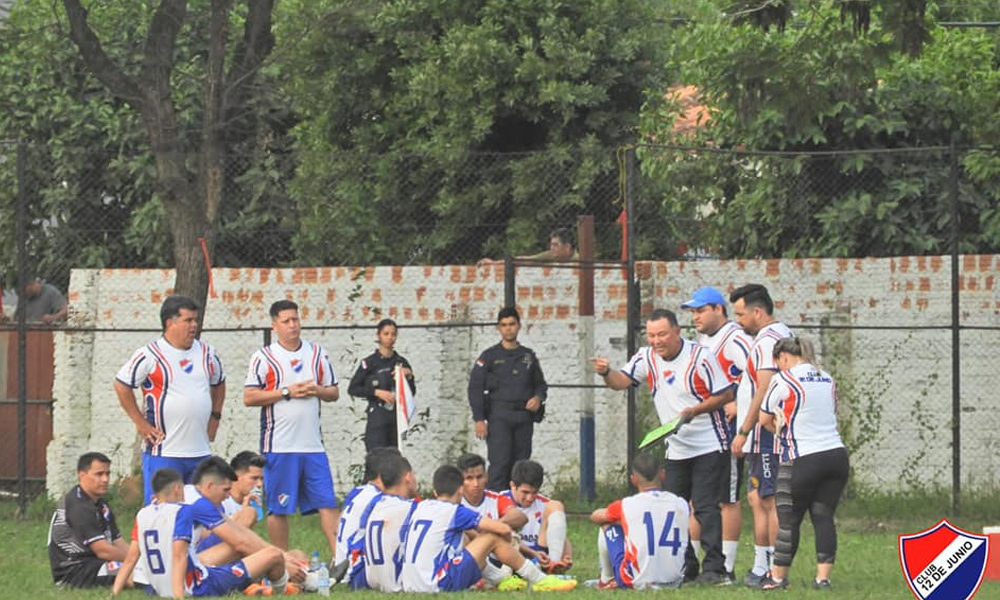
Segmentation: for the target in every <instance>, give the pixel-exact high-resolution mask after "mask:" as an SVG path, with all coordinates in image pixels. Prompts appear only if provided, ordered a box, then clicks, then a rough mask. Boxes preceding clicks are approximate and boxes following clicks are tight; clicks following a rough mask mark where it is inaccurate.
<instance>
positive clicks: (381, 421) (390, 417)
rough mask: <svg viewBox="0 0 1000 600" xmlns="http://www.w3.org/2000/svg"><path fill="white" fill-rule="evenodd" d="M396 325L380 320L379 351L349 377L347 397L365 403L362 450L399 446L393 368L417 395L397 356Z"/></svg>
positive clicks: (406, 364)
mask: <svg viewBox="0 0 1000 600" xmlns="http://www.w3.org/2000/svg"><path fill="white" fill-rule="evenodd" d="M396 331H397V330H396V322H395V321H393V320H392V319H382V320H381V321H379V323H378V326H377V332H378V333H377V335H378V349H377V350H375V352H372V353H371V354H369V355H368V356H367V357H366V358H364V359H363V360H362V361H361V364H360V365H358V370H357V371H355V372H354V377H351V383H350V385H349V386H348V388H347V393H349V394H350V395H351V396H353V397H355V398H365V399H366V400H368V408H367V409H365V414H367V415H368V423H367V424H366V425H365V450H366V451H367V452H371V451H372V450H373V449H375V448H385V447H391V448H395V447H397V446H398V437H397V434H396V383H395V381H396V380H395V377H394V374H395V373H394V372H395V369H396V365H399V366H401V367H402V369H403V375H404V376H405V377H406V379H407V380H408V381H409V382H410V389H411V390H413V393H416V392H417V385H416V381H415V380H414V377H413V370H412V369H411V368H410V363H409V361H407V360H406V359H405V358H403V356H402V355H401V354H399V353H397V352H396V349H395V346H396Z"/></svg>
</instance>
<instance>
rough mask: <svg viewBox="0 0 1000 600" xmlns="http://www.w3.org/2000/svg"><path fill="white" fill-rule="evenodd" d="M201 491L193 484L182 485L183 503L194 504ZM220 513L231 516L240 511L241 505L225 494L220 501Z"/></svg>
mask: <svg viewBox="0 0 1000 600" xmlns="http://www.w3.org/2000/svg"><path fill="white" fill-rule="evenodd" d="M201 497H202V496H201V493H200V492H199V491H198V488H196V487H194V485H192V484H190V483H187V484H185V485H184V504H194V503H195V502H197V501H198V500H199V499H200V498H201ZM221 506H222V513H223V514H225V515H226V516H227V517H232V516H233V515H235V514H236V513H238V512H240V509H241V508H243V505H242V504H240V503H239V502H237V501H236V500H233V497H232V496H227V497H226V499H225V500H223V501H222V505H221Z"/></svg>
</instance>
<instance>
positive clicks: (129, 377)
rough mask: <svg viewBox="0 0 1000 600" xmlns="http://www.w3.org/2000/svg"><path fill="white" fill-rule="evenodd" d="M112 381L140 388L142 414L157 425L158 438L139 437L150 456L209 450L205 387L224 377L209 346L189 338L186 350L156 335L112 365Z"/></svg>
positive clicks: (199, 453) (209, 401)
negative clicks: (115, 371) (115, 370)
mask: <svg viewBox="0 0 1000 600" xmlns="http://www.w3.org/2000/svg"><path fill="white" fill-rule="evenodd" d="M116 378H117V379H118V381H120V382H122V383H123V384H125V385H127V386H128V387H130V388H132V389H136V388H141V391H142V404H143V405H144V406H145V413H146V420H147V421H149V423H150V424H152V425H154V426H156V427H157V428H159V429H160V430H161V431H162V432H163V434H164V436H163V440H162V441H160V442H157V443H155V444H152V445H150V444H148V443H146V442H143V449H144V451H147V452H149V453H150V454H151V455H153V456H171V457H186V458H190V457H198V456H207V455H208V454H210V453H211V452H210V450H209V447H208V418H209V416H210V415H211V413H212V396H211V391H210V388H211V387H213V386H216V385H219V384H220V383H222V382H223V381H225V380H226V378H225V375H224V374H223V372H222V362H221V361H220V360H219V356H218V355H217V354H216V353H215V350H214V349H212V347H211V346H209V345H208V344H205V343H204V342H202V341H201V340H195V341H194V344H192V345H191V347H190V348H188V349H187V350H181V349H180V348H174V347H173V346H171V345H170V343H169V342H167V340H165V339H163V338H160V339H158V340H156V341H155V342H152V343H151V344H148V345H146V346H143V347H142V348H139V349H138V350H136V351H135V352H134V353H133V354H132V358H130V359H129V360H128V362H126V363H125V364H124V365H122V368H121V369H120V370H119V371H118V375H117V376H116Z"/></svg>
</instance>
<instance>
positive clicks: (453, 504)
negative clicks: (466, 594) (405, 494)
mask: <svg viewBox="0 0 1000 600" xmlns="http://www.w3.org/2000/svg"><path fill="white" fill-rule="evenodd" d="M434 495H435V499H434V500H424V501H422V502H420V503H419V504H417V507H416V508H415V509H414V511H413V512H412V513H411V514H410V516H409V517H408V518H407V519H406V522H405V523H404V524H403V543H402V546H401V548H402V554H403V569H402V576H401V580H402V583H403V590H404V591H407V592H438V591H449V592H460V591H463V590H467V589H468V588H469V587H471V586H472V585H474V584H475V583H476V582H478V581H479V579H480V578H481V577H482V568H483V566H484V565H485V564H486V557H487V556H489V555H490V553H492V554H493V555H495V556H496V557H497V558H499V559H500V560H501V561H502V562H503V563H504V564H505V565H508V566H509V567H510V568H511V569H513V570H514V572H515V573H517V574H518V575H519V576H521V578H523V579H524V580H525V581H527V582H528V583H529V584H530V585H531V587H532V589H534V590H537V591H565V590H571V589H573V588H575V587H576V580H573V579H561V578H559V577H556V576H554V575H548V576H546V575H545V574H544V573H542V572H541V570H539V568H538V567H537V566H535V564H534V563H532V562H531V561H529V560H525V558H524V556H522V555H521V553H520V552H518V551H517V550H516V549H515V548H514V546H512V545H511V543H510V540H511V529H510V527H508V526H507V525H505V524H504V523H501V522H499V521H495V520H493V519H489V518H485V517H480V516H479V515H478V514H476V513H475V512H474V511H472V510H470V509H468V508H465V507H464V506H462V505H461V504H459V501H460V500H461V498H462V472H461V471H459V470H458V468H457V467H455V466H452V465H444V466H441V467H438V469H437V470H436V471H435V472H434ZM469 529H475V530H476V531H478V533H479V535H477V536H476V539H474V540H472V541H470V542H469V543H468V545H466V546H465V547H464V548H463V543H464V541H465V536H464V535H463V534H464V533H465V531H467V530H469Z"/></svg>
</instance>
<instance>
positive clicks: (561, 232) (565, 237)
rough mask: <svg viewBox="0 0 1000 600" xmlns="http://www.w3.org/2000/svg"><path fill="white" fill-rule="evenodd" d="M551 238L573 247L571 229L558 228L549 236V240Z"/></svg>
mask: <svg viewBox="0 0 1000 600" xmlns="http://www.w3.org/2000/svg"><path fill="white" fill-rule="evenodd" d="M551 238H559V241H560V242H562V243H564V244H569V245H570V246H572V245H573V232H572V231H571V230H570V228H569V227H557V228H555V229H553V230H552V233H550V234H549V239H551Z"/></svg>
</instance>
